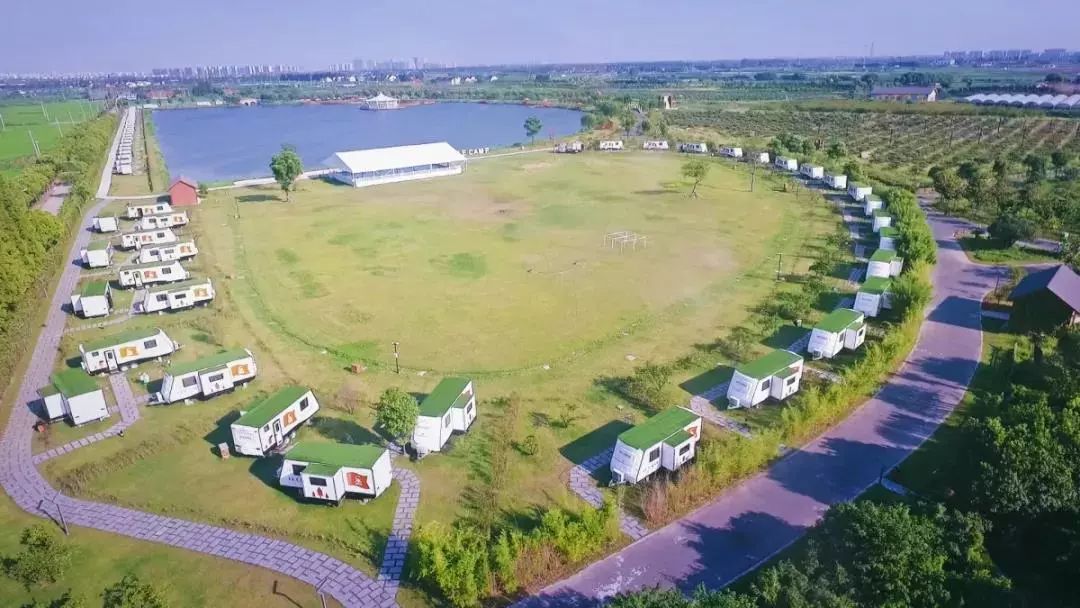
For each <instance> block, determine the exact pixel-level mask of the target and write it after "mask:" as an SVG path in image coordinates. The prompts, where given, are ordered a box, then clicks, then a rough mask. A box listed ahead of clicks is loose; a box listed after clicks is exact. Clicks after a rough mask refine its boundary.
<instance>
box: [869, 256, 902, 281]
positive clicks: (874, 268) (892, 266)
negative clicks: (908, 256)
mask: <svg viewBox="0 0 1080 608" xmlns="http://www.w3.org/2000/svg"><path fill="white" fill-rule="evenodd" d="M902 270H904V258H902V257H900V256H898V255H896V252H895V251H890V250H888V249H878V250H877V251H875V252H874V255H871V256H870V261H869V262H867V264H866V277H867V278H870V277H882V278H885V279H887V278H889V277H898V276H900V272H901V271H902Z"/></svg>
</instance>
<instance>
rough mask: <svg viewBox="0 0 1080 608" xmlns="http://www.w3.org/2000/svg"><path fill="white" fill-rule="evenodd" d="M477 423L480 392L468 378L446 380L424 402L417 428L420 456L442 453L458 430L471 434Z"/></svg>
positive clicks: (414, 440)
mask: <svg viewBox="0 0 1080 608" xmlns="http://www.w3.org/2000/svg"><path fill="white" fill-rule="evenodd" d="M473 420H476V391H475V390H474V388H473V382H472V380H470V379H468V378H443V379H442V380H441V381H440V382H439V384H438V385H436V386H435V389H434V390H432V391H431V394H429V395H428V396H427V397H425V398H424V400H423V401H422V402H421V403H420V415H419V416H417V417H416V426H415V427H414V428H413V434H412V445H413V449H415V450H416V453H417V454H419V455H420V456H424V455H426V454H428V453H429V452H438V451H440V450H442V447H443V446H444V445H446V442H447V441H448V440H449V439H450V435H452V434H453V432H454V431H462V432H464V431H467V430H469V427H470V426H471V425H472V423H473Z"/></svg>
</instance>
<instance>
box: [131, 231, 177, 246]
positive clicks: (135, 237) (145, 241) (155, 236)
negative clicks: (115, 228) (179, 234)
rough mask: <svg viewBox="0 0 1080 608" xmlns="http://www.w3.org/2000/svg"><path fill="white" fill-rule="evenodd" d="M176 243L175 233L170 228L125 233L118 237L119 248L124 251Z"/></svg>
mask: <svg viewBox="0 0 1080 608" xmlns="http://www.w3.org/2000/svg"><path fill="white" fill-rule="evenodd" d="M176 241H177V238H176V233H174V232H173V231H172V229H170V228H163V229H161V230H154V231H151V232H126V233H124V234H121V235H120V246H121V247H123V248H124V249H141V248H142V247H145V246H147V245H165V244H167V243H175V242H176Z"/></svg>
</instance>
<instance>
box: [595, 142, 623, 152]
mask: <svg viewBox="0 0 1080 608" xmlns="http://www.w3.org/2000/svg"><path fill="white" fill-rule="evenodd" d="M600 149H601V150H607V151H609V152H611V151H615V150H622V149H623V144H622V140H621V139H612V140H604V141H601V142H600Z"/></svg>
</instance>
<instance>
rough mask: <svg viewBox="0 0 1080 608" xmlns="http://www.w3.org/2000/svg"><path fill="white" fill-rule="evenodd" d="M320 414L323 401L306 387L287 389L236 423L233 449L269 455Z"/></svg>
mask: <svg viewBox="0 0 1080 608" xmlns="http://www.w3.org/2000/svg"><path fill="white" fill-rule="evenodd" d="M317 411H319V400H318V399H316V398H315V393H313V392H311V389H309V388H307V387H306V386H287V387H285V388H283V389H281V390H280V391H278V392H276V393H274V394H273V395H270V396H269V397H267V398H266V399H262V400H259V401H256V402H255V403H253V404H252V405H251V407H250V408H249V409H248V410H247V411H245V412H241V413H240V417H239V418H237V419H236V422H234V423H232V425H231V426H230V429H231V430H232V440H233V450H234V451H235V452H236V453H237V454H244V455H245V456H266V455H267V454H269V453H270V452H272V451H274V450H277V449H279V448H280V447H281V446H282V445H285V444H286V443H287V442H288V441H289V438H290V437H292V435H293V433H295V432H296V429H298V428H300V426H301V425H302V424H304V423H305V422H307V421H308V420H309V419H310V418H311V417H312V416H314V415H315V412H317Z"/></svg>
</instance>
